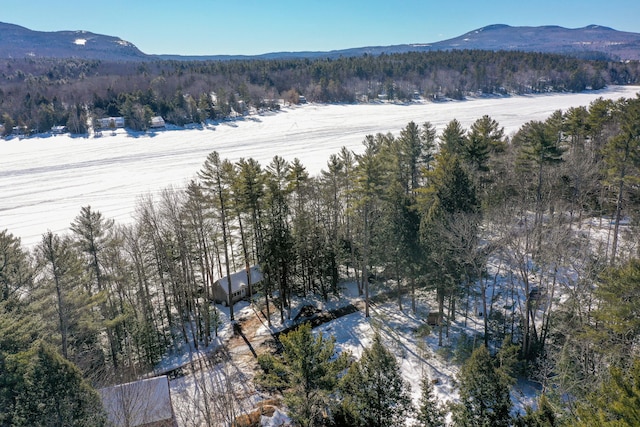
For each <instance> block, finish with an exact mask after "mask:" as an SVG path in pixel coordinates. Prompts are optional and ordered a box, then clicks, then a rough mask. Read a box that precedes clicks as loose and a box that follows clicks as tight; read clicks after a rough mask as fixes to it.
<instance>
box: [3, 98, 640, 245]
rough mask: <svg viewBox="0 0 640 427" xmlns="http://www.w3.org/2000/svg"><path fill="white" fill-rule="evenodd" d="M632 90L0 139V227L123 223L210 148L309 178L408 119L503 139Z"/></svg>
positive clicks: (306, 110)
mask: <svg viewBox="0 0 640 427" xmlns="http://www.w3.org/2000/svg"><path fill="white" fill-rule="evenodd" d="M638 90H639V88H638V87H637V86H636V87H632V86H625V87H611V88H608V89H605V90H601V91H589V92H585V93H580V94H548V95H535V96H513V97H486V98H485V97H483V98H477V99H473V100H469V101H455V102H444V103H422V102H417V103H411V104H404V105H398V104H388V103H378V104H366V105H316V104H307V105H305V106H303V107H294V108H286V109H283V110H282V111H280V112H277V113H264V114H256V115H252V116H247V117H243V118H240V119H237V120H234V121H225V122H221V123H217V124H215V125H207V126H199V127H196V128H189V129H175V128H174V129H168V130H162V131H150V132H147V133H136V132H131V131H127V130H124V129H118V130H117V131H116V132H115V134H112V133H111V132H104V133H103V136H102V137H100V138H94V137H93V136H91V137H78V136H72V135H57V136H51V135H41V136H40V137H34V138H26V139H21V140H20V139H18V138H12V139H9V140H6V141H5V140H0V194H1V195H2V196H1V197H0V229H5V228H6V229H8V230H9V232H11V233H13V234H14V235H16V236H18V237H20V238H21V239H22V243H23V245H24V246H25V247H33V246H34V245H35V244H36V243H37V242H38V241H39V239H40V236H41V235H42V234H43V233H45V232H46V231H47V230H51V231H53V232H56V233H63V232H66V231H67V230H68V227H69V224H70V223H71V222H72V221H73V219H74V218H75V217H76V216H77V215H78V213H79V212H80V208H81V207H82V206H86V205H91V207H92V208H93V209H94V210H98V211H100V212H102V214H103V215H104V216H105V217H107V218H113V219H115V220H116V221H117V222H119V223H129V222H130V221H131V220H132V214H133V213H134V212H135V205H136V201H137V199H138V198H139V197H141V196H142V195H145V194H151V195H155V196H156V197H157V196H158V194H159V193H160V192H161V191H162V190H163V189H165V188H167V187H168V186H173V187H175V188H183V187H184V186H185V185H186V183H188V181H189V180H190V179H195V178H196V174H197V171H198V170H199V169H200V168H201V167H202V164H203V162H204V160H205V158H206V156H207V154H209V153H210V152H211V151H214V150H215V151H218V152H219V153H220V156H221V157H222V158H228V159H230V160H231V161H237V160H238V159H240V158H241V157H244V158H248V157H253V158H255V159H256V160H258V161H259V162H260V163H261V164H263V165H266V164H267V163H269V161H270V160H271V159H272V158H273V156H274V155H280V156H282V157H284V158H285V159H287V160H293V158H295V157H297V158H299V159H300V160H301V161H302V163H303V164H304V165H305V166H306V167H307V169H308V171H309V172H310V173H311V174H317V173H318V172H319V171H320V170H321V169H322V168H324V167H325V166H326V162H327V160H328V157H329V155H330V154H334V153H337V152H338V151H339V150H340V148H341V147H343V146H345V147H347V148H348V149H351V150H354V151H355V152H361V149H362V141H363V140H364V137H365V136H366V135H368V134H375V133H378V132H382V133H387V132H392V133H394V134H396V135H397V134H398V132H399V131H400V130H401V129H402V128H403V127H405V126H406V125H407V123H408V122H409V121H412V120H413V121H415V122H416V123H418V124H422V123H424V122H425V121H430V122H431V123H432V124H434V125H435V126H436V128H437V129H438V131H439V132H440V131H442V129H443V128H444V127H445V126H446V124H447V123H448V122H449V121H450V120H452V119H453V118H456V119H458V120H459V121H460V122H461V123H462V125H463V126H464V127H465V128H468V127H469V126H470V125H471V124H472V123H473V122H474V121H475V120H477V119H478V118H480V117H481V116H482V115H484V114H488V115H489V116H491V117H492V118H493V119H495V120H497V121H498V122H499V123H500V125H501V126H504V128H505V132H506V133H507V134H511V133H513V132H515V131H516V130H517V129H518V128H519V127H520V126H521V125H522V124H523V123H525V122H527V121H529V120H544V119H546V118H547V117H548V116H549V115H550V114H551V113H552V112H553V111H555V110H557V109H563V110H566V109H567V108H569V107H572V106H580V105H585V106H586V105H588V104H589V103H590V102H591V101H593V100H594V99H596V98H598V97H603V98H609V99H617V98H620V97H634V96H635V95H636V93H637V92H638Z"/></svg>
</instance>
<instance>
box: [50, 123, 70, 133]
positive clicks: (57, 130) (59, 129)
mask: <svg viewBox="0 0 640 427" xmlns="http://www.w3.org/2000/svg"><path fill="white" fill-rule="evenodd" d="M66 132H67V127H66V126H61V125H59V126H54V127H52V128H51V133H52V134H54V135H61V134H63V133H66Z"/></svg>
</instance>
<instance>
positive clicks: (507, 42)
mask: <svg viewBox="0 0 640 427" xmlns="http://www.w3.org/2000/svg"><path fill="white" fill-rule="evenodd" d="M452 49H483V50H493V51H497V50H520V51H527V52H545V53H559V54H564V55H571V56H576V57H580V58H585V59H609V60H640V34H639V33H630V32H624V31H617V30H614V29H612V28H608V27H603V26H600V25H589V26H587V27H584V28H575V29H571V28H564V27H559V26H540V27H511V26H509V25H489V26H487V27H483V28H479V29H477V30H474V31H470V32H468V33H466V34H463V35H461V36H459V37H455V38H453V39H449V40H444V41H439V42H433V43H416V44H403V45H394V46H372V47H359V48H352V49H344V50H333V51H328V52H274V53H267V54H262V55H255V56H244V55H212V56H180V55H148V54H145V53H144V52H142V51H140V50H139V49H138V48H137V47H136V46H135V45H134V44H132V43H130V42H128V41H124V40H122V39H120V38H118V37H113V36H106V35H101V34H94V33H90V32H87V31H55V32H42V31H32V30H29V29H27V28H24V27H21V26H18V25H13V24H7V23H1V22H0V58H2V59H8V58H26V57H49V58H74V57H75V58H86V59H102V60H109V61H152V60H157V59H172V60H231V59H276V58H327V57H329V58H336V57H340V56H360V55H364V54H370V55H379V54H382V53H387V54H391V53H404V52H429V51H438V50H452Z"/></svg>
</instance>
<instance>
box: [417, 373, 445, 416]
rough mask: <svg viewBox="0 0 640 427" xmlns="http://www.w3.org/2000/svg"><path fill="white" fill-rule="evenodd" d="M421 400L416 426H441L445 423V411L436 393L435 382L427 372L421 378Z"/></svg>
mask: <svg viewBox="0 0 640 427" xmlns="http://www.w3.org/2000/svg"><path fill="white" fill-rule="evenodd" d="M420 387H421V394H420V402H419V404H418V405H419V406H418V411H417V414H416V419H417V420H418V423H417V424H416V427H440V426H444V425H445V411H444V410H443V408H442V407H441V406H440V404H439V403H438V398H437V397H436V396H435V394H434V390H433V383H432V382H431V379H430V378H429V376H428V375H427V374H426V373H425V374H423V375H422V378H421V379H420Z"/></svg>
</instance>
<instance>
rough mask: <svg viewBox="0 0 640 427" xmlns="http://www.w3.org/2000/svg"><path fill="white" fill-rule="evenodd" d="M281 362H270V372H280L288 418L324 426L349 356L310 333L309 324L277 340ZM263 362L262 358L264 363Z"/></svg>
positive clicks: (331, 343) (326, 340) (325, 339)
mask: <svg viewBox="0 0 640 427" xmlns="http://www.w3.org/2000/svg"><path fill="white" fill-rule="evenodd" d="M280 340H281V342H282V350H283V351H282V361H279V360H277V359H272V360H270V361H269V364H271V369H272V370H275V371H278V372H282V373H283V374H284V375H283V378H284V386H285V387H286V390H285V392H284V397H285V403H286V405H287V407H288V408H289V415H290V417H291V418H292V419H293V420H294V421H295V422H296V423H297V424H299V425H301V426H303V427H311V426H318V425H323V418H325V417H326V416H327V414H328V411H329V408H330V406H331V394H332V393H333V392H334V390H335V388H336V386H337V383H338V378H339V374H340V373H341V372H342V371H343V370H345V369H346V367H347V364H348V358H349V355H348V354H347V353H341V354H340V355H337V354H336V350H335V339H334V338H329V339H327V338H325V337H324V336H323V335H322V334H318V335H315V336H314V334H313V333H312V332H311V326H310V325H309V324H303V325H301V326H300V327H298V329H296V330H294V331H291V332H289V333H288V334H286V335H284V336H282V337H281V338H280ZM264 362H265V359H264V358H263V359H262V363H263V364H264Z"/></svg>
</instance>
